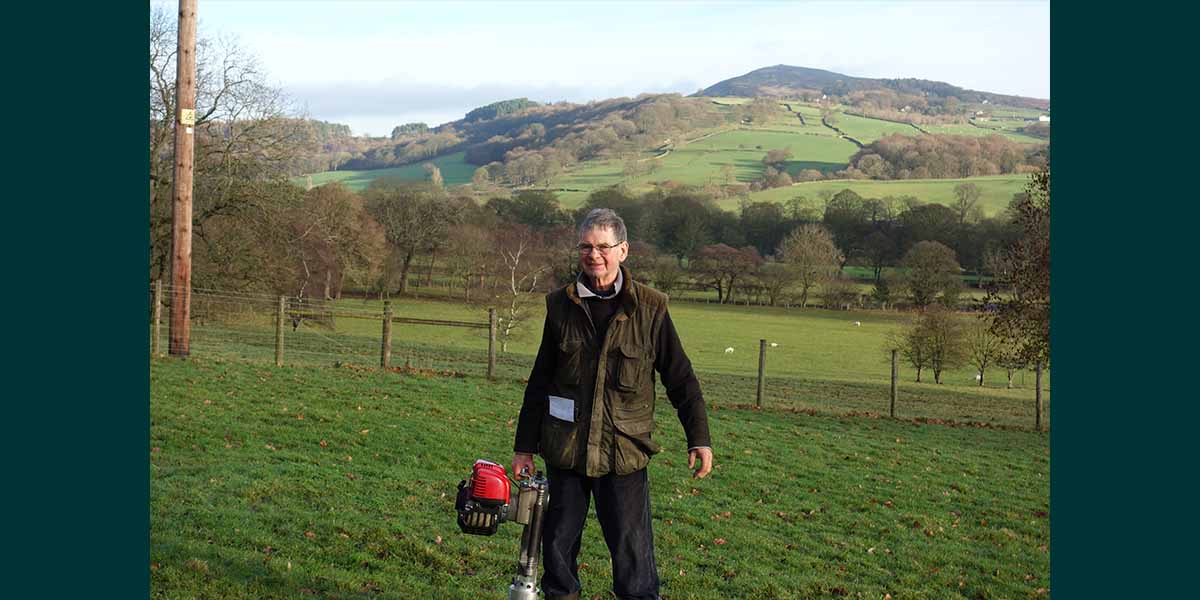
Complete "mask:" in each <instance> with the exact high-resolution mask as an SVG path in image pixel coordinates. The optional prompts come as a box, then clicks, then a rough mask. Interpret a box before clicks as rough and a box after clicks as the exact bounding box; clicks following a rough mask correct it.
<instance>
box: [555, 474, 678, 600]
mask: <svg viewBox="0 0 1200 600" xmlns="http://www.w3.org/2000/svg"><path fill="white" fill-rule="evenodd" d="M548 471H549V476H550V506H549V507H548V509H547V510H546V522H545V529H544V530H543V533H542V564H543V567H544V568H545V573H544V574H543V575H542V592H543V593H545V594H546V597H547V598H555V597H562V596H566V597H573V595H574V594H578V593H579V592H580V591H581V590H582V585H581V584H580V582H579V565H578V562H577V559H578V557H579V542H580V540H581V539H582V538H583V525H584V520H585V519H586V518H587V513H588V503H589V502H590V500H591V498H592V497H595V499H596V518H597V520H598V521H600V530H601V531H602V532H603V533H604V542H605V543H606V544H608V552H609V554H611V555H612V576H613V592H614V593H615V594H616V595H617V597H618V598H620V599H621V600H655V599H657V598H658V569H657V567H656V566H655V564H654V531H653V529H652V528H651V524H650V484H649V481H648V480H647V478H646V469H642V470H640V471H636V472H634V473H630V474H629V475H623V476H617V475H613V474H609V475H605V476H603V477H586V476H584V475H580V474H579V473H576V472H574V471H564V470H560V469H555V468H550V469H548Z"/></svg>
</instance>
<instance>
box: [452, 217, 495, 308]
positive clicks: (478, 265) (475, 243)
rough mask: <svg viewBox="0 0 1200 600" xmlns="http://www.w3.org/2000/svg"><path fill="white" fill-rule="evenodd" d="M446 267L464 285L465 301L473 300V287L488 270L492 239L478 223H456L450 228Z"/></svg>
mask: <svg viewBox="0 0 1200 600" xmlns="http://www.w3.org/2000/svg"><path fill="white" fill-rule="evenodd" d="M448 238H449V244H448V245H447V248H446V250H447V251H446V268H447V269H449V271H450V275H451V276H452V277H454V278H455V279H456V280H457V281H459V282H460V283H462V286H463V302H468V303H469V302H471V287H472V286H473V285H474V284H476V283H477V282H478V281H479V280H480V279H481V278H482V277H483V276H484V274H485V273H486V272H487V267H488V259H489V257H490V256H491V254H492V239H491V236H490V235H489V234H488V232H487V230H485V229H483V228H482V227H479V226H478V225H472V224H464V225H456V226H454V227H452V228H451V229H450V233H449V236H448Z"/></svg>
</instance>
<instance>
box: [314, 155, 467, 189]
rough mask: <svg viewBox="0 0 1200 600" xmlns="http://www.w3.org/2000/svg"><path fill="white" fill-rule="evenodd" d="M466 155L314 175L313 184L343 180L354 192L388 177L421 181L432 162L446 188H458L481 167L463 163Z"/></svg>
mask: <svg viewBox="0 0 1200 600" xmlns="http://www.w3.org/2000/svg"><path fill="white" fill-rule="evenodd" d="M463 156H464V153H462V152H455V153H454V154H447V155H445V156H439V157H437V158H434V159H432V160H428V161H421V162H419V163H415V164H411V165H405V166H403V167H393V168H390V169H370V170H365V171H325V172H323V173H314V174H313V175H312V182H313V185H314V186H319V185H324V184H326V183H330V182H334V181H340V182H342V183H343V184H344V185H345V186H346V187H348V188H350V189H352V190H365V189H367V186H369V185H371V182H372V181H374V180H376V179H382V178H385V177H398V178H400V179H413V180H417V181H421V180H424V179H427V178H428V177H429V175H428V173H426V172H425V168H424V167H423V166H422V165H424V164H425V163H426V162H431V163H433V164H434V165H436V166H437V168H438V169H441V171H442V179H443V180H445V182H446V185H458V184H463V183H470V182H471V177H472V176H473V175H474V174H475V169H477V168H478V167H477V166H476V165H472V164H470V163H467V162H465V161H464V160H463ZM293 181H295V182H296V183H297V184H299V185H305V183H306V178H304V177H297V178H295V179H293Z"/></svg>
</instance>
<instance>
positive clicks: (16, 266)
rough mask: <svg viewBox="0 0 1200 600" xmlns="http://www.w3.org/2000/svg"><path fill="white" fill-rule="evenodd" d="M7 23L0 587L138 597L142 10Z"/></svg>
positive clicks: (40, 594)
mask: <svg viewBox="0 0 1200 600" xmlns="http://www.w3.org/2000/svg"><path fill="white" fill-rule="evenodd" d="M4 20H5V23H6V24H7V25H8V27H7V28H6V29H7V32H6V33H5V42H6V44H5V45H6V47H7V48H6V49H7V52H6V53H5V57H6V60H5V65H6V68H7V69H8V70H7V73H6V75H7V76H6V78H5V79H6V81H5V86H4V87H5V93H4V97H5V99H6V100H7V102H6V110H5V111H4V112H5V121H6V125H7V127H6V129H5V142H6V146H7V150H8V151H7V152H6V169H5V171H6V173H7V175H8V176H7V177H6V178H5V179H6V185H5V188H6V189H5V193H4V198H5V207H6V209H8V211H9V212H8V213H6V216H5V224H6V225H7V226H6V227H5V228H4V229H5V231H6V233H7V234H8V235H6V236H4V237H5V241H6V246H7V252H6V253H5V254H6V256H5V258H6V259H7V260H6V261H5V266H6V267H7V270H8V271H9V272H8V273H7V275H8V276H7V277H6V285H5V291H6V292H7V293H5V294H4V295H3V296H5V297H6V298H5V303H6V305H7V306H8V307H9V310H8V311H5V313H6V314H7V316H8V322H7V325H8V326H9V327H10V328H14V329H15V330H16V331H15V332H13V333H8V332H6V334H5V336H4V337H5V342H6V344H5V345H6V346H7V350H8V351H9V352H11V353H12V354H9V356H10V357H11V358H12V359H15V360H6V361H5V362H6V363H7V365H6V368H5V369H4V372H5V375H6V376H7V379H8V381H7V383H8V385H7V386H6V388H7V390H8V391H7V393H6V394H5V398H6V401H5V403H4V405H5V409H6V410H5V414H4V417H3V421H2V422H3V425H4V427H3V428H4V430H5V431H6V433H7V435H6V436H5V438H4V442H5V443H4V448H5V450H6V452H5V454H6V461H5V465H6V467H8V468H7V469H6V471H7V474H8V476H7V477H5V482H4V489H5V491H6V493H5V494H4V495H5V496H6V497H8V498H9V499H10V502H11V501H14V500H15V502H16V503H17V506H16V507H15V509H10V510H9V511H7V514H6V516H7V517H8V518H7V524H8V526H7V527H6V531H5V535H4V538H5V546H6V547H7V549H8V550H9V552H8V553H7V555H8V556H9V557H10V558H7V559H6V561H7V562H6V565H5V566H6V568H5V573H6V574H7V576H6V577H5V579H6V582H5V585H4V592H3V593H2V594H3V595H4V596H5V597H9V598H51V597H53V598H91V597H106V598H145V597H148V596H149V595H150V569H149V555H150V509H149V498H150V483H149V472H150V461H149V394H150V392H149V365H148V363H147V357H148V356H149V348H148V346H149V340H148V336H147V335H146V334H145V332H146V326H145V323H146V320H145V315H146V311H147V307H148V306H149V295H148V286H147V283H146V264H147V254H148V251H147V248H148V245H149V241H148V239H149V238H148V233H147V225H146V224H147V219H148V215H147V188H146V185H147V184H146V181H147V177H148V167H147V161H146V148H147V146H148V143H149V137H148V122H147V117H146V115H147V114H148V110H149V108H148V102H149V100H148V95H147V93H146V89H147V79H146V78H147V71H148V68H147V66H146V65H147V61H148V58H147V53H146V47H147V46H146V44H147V42H146V40H147V31H148V28H149V25H148V24H149V11H148V10H147V7H146V5H145V4H144V3H139V2H91V3H82V2H81V3H66V4H63V3H46V4H42V5H38V6H36V7H33V6H32V5H30V4H16V5H10V6H7V7H6V11H5V15H4ZM14 234H15V237H14ZM10 335H11V336H12V337H9V336H10ZM13 559H15V562H14V560H13Z"/></svg>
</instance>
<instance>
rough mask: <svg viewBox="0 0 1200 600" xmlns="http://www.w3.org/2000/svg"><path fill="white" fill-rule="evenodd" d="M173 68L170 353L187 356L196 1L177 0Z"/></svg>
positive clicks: (190, 299)
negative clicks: (176, 41)
mask: <svg viewBox="0 0 1200 600" xmlns="http://www.w3.org/2000/svg"><path fill="white" fill-rule="evenodd" d="M177 57H178V63H177V64H176V67H175V194H174V202H173V203H172V211H171V213H172V220H173V222H174V228H173V231H174V233H173V235H172V245H171V327H170V338H171V342H170V346H171V347H170V353H171V354H172V355H173V356H181V357H186V356H187V355H188V352H189V350H190V348H191V341H192V329H191V321H190V320H189V316H190V313H191V306H192V172H193V170H192V154H193V149H194V144H193V141H194V138H195V135H194V126H195V124H196V0H179V50H178V53H177Z"/></svg>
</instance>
